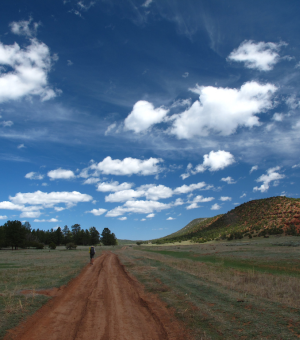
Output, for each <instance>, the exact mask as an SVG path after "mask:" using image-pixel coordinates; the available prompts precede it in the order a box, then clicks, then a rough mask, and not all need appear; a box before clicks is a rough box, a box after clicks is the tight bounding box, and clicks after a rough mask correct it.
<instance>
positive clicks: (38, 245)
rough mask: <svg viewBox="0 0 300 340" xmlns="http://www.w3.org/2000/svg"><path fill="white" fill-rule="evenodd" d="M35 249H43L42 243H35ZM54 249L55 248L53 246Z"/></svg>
mask: <svg viewBox="0 0 300 340" xmlns="http://www.w3.org/2000/svg"><path fill="white" fill-rule="evenodd" d="M35 249H44V245H43V243H36V245H35ZM54 249H55V248H54Z"/></svg>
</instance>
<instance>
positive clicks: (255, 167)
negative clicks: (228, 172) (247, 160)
mask: <svg viewBox="0 0 300 340" xmlns="http://www.w3.org/2000/svg"><path fill="white" fill-rule="evenodd" d="M257 169H258V165H253V167H252V168H251V170H250V174H252V172H253V171H256V170H257Z"/></svg>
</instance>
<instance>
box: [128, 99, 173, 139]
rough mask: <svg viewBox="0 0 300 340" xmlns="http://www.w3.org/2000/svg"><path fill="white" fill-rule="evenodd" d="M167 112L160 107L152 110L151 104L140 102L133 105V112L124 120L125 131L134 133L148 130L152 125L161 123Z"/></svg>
mask: <svg viewBox="0 0 300 340" xmlns="http://www.w3.org/2000/svg"><path fill="white" fill-rule="evenodd" d="M168 112H169V110H166V109H164V108H162V107H159V108H157V109H155V108H154V106H153V104H152V103H149V102H147V101H145V100H140V101H138V102H137V103H135V104H134V106H133V110H132V111H131V113H130V114H129V115H128V117H127V118H126V119H125V122H124V124H125V129H126V130H133V131H134V132H136V133H139V132H142V131H145V130H147V129H148V128H150V127H151V126H152V125H154V124H158V123H160V122H162V121H163V120H164V118H165V116H166V115H167V113H168Z"/></svg>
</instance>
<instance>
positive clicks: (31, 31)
mask: <svg viewBox="0 0 300 340" xmlns="http://www.w3.org/2000/svg"><path fill="white" fill-rule="evenodd" d="M32 20H33V19H32V18H29V19H28V20H21V21H17V22H16V21H13V22H12V23H11V24H10V25H9V26H10V28H11V31H12V32H13V33H14V34H17V35H25V36H26V37H33V36H35V35H36V33H37V29H38V27H39V25H40V24H39V23H37V22H33V23H32ZM31 23H32V25H31Z"/></svg>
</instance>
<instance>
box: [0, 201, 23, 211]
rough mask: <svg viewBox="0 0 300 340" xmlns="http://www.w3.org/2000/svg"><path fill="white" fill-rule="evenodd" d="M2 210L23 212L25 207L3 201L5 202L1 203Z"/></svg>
mask: <svg viewBox="0 0 300 340" xmlns="http://www.w3.org/2000/svg"><path fill="white" fill-rule="evenodd" d="M0 209H7V210H22V209H24V206H23V205H19V204H14V203H12V202H9V201H3V202H0Z"/></svg>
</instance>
